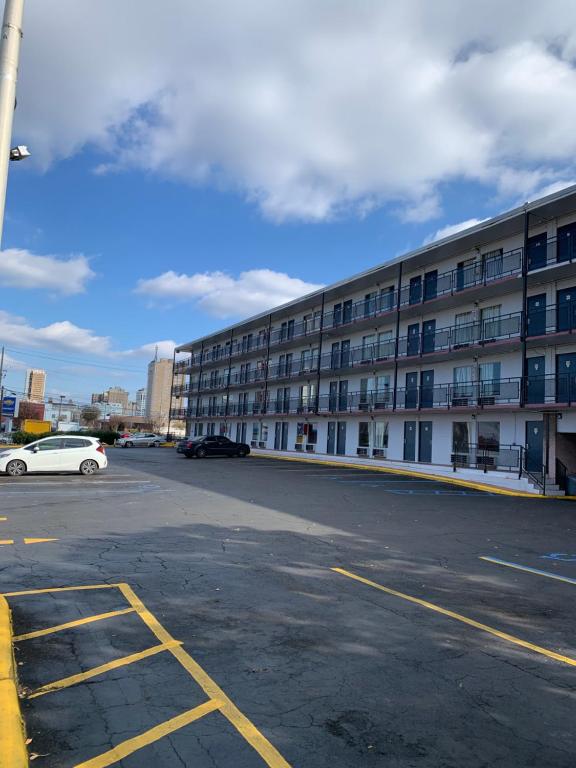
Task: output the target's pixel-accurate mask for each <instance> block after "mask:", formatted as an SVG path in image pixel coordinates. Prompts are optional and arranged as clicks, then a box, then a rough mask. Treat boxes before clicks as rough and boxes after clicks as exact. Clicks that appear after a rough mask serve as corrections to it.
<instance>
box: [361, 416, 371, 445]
mask: <svg viewBox="0 0 576 768" xmlns="http://www.w3.org/2000/svg"><path fill="white" fill-rule="evenodd" d="M358 447H359V448H369V447H370V424H369V422H367V421H361V422H360V424H358Z"/></svg>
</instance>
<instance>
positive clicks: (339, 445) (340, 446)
mask: <svg viewBox="0 0 576 768" xmlns="http://www.w3.org/2000/svg"><path fill="white" fill-rule="evenodd" d="M336 453H337V454H338V456H344V454H345V453H346V422H345V421H339V422H338V431H337V433H336Z"/></svg>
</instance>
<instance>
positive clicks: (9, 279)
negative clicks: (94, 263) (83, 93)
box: [0, 248, 95, 296]
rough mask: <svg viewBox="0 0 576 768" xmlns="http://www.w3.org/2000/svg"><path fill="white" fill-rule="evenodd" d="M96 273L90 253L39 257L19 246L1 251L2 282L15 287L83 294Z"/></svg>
mask: <svg viewBox="0 0 576 768" xmlns="http://www.w3.org/2000/svg"><path fill="white" fill-rule="evenodd" d="M94 275H95V273H94V272H93V271H92V270H91V269H90V266H89V263H88V259H87V258H86V256H71V257H69V258H67V259H63V258H58V257H56V256H37V255H35V254H33V253H30V251H26V250H21V249H18V248H9V249H7V250H5V251H2V252H0V285H6V286H9V287H11V288H41V289H45V290H48V291H51V292H53V293H59V294H63V295H66V296H70V295H72V294H74V293H83V292H84V291H85V290H86V283H87V282H88V280H90V279H91V278H93V277H94Z"/></svg>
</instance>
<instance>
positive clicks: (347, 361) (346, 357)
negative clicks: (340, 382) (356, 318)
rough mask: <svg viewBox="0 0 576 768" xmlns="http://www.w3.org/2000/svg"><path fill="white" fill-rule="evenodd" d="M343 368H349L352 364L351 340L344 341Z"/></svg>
mask: <svg viewBox="0 0 576 768" xmlns="http://www.w3.org/2000/svg"><path fill="white" fill-rule="evenodd" d="M341 364H342V368H348V366H349V365H350V340H349V339H348V340H346V341H343V342H342V361H341Z"/></svg>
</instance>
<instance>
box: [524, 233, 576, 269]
mask: <svg viewBox="0 0 576 768" xmlns="http://www.w3.org/2000/svg"><path fill="white" fill-rule="evenodd" d="M573 261H576V242H575V238H574V237H562V236H561V237H560V238H557V237H552V238H550V239H549V240H547V239H546V236H545V235H543V236H541V237H539V238H538V237H534V238H531V242H530V243H529V244H528V271H529V272H533V271H534V270H535V269H542V268H543V267H548V266H550V265H552V264H570V263H571V262H573Z"/></svg>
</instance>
